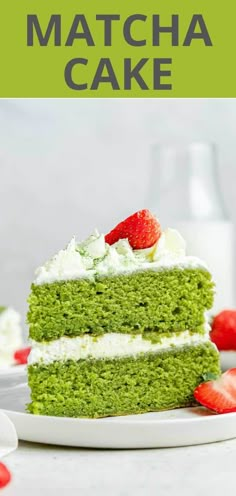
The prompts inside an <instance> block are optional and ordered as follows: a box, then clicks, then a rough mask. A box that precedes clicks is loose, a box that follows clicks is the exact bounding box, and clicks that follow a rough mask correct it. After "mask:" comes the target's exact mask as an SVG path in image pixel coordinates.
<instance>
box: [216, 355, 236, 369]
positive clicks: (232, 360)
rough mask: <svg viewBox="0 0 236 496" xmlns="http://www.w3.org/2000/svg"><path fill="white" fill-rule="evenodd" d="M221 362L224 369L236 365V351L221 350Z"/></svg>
mask: <svg viewBox="0 0 236 496" xmlns="http://www.w3.org/2000/svg"><path fill="white" fill-rule="evenodd" d="M220 363H221V368H222V370H223V371H225V370H228V369H233V368H235V367H236V351H221V352H220Z"/></svg>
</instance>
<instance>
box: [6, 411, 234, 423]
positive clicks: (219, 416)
mask: <svg viewBox="0 0 236 496" xmlns="http://www.w3.org/2000/svg"><path fill="white" fill-rule="evenodd" d="M186 408H187V407H186ZM186 408H183V410H186ZM189 408H198V407H189ZM203 408H204V407H203ZM175 410H181V408H179V409H177V408H176V409H175ZM0 411H1V412H4V413H5V414H6V415H11V414H13V415H14V416H17V417H20V418H22V417H25V416H27V417H30V418H31V419H35V421H36V420H37V419H43V420H46V419H50V420H51V421H55V420H56V421H59V422H62V423H65V422H68V421H70V422H72V423H77V422H80V423H83V424H92V423H93V424H95V422H96V424H103V425H104V424H112V425H115V424H119V425H120V424H122V425H130V424H131V425H134V424H135V425H138V424H142V425H143V424H144V422H145V421H144V420H141V419H140V420H139V419H137V420H135V422H134V421H133V420H132V419H130V418H129V417H131V415H124V416H123V417H121V416H119V417H115V416H114V417H104V418H98V419H96V418H83V417H56V416H52V415H35V414H32V413H28V412H17V411H16V410H7V409H5V408H0ZM165 411H166V412H168V411H171V410H165ZM162 412H163V410H162ZM150 413H161V412H147V413H144V414H137V416H138V415H147V414H150ZM133 416H135V414H132V417H133ZM233 417H235V418H236V412H229V413H220V414H217V413H215V412H212V415H203V416H200V415H199V416H196V417H193V418H191V417H186V418H178V417H176V418H168V419H163V418H162V419H147V420H146V422H145V423H148V424H157V423H158V424H168V425H169V424H174V423H176V422H178V423H191V424H194V423H198V422H199V423H203V422H205V423H209V422H212V421H213V422H216V421H223V420H225V419H226V418H230V419H232V418H233ZM213 419H214V420H213ZM219 419H222V420H219ZM33 421H34V420H33Z"/></svg>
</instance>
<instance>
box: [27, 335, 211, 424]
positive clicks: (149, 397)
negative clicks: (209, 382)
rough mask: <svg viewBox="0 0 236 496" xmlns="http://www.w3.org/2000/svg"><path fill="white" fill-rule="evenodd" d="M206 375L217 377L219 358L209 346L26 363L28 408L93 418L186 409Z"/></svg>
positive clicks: (50, 413) (48, 412) (191, 402)
mask: <svg viewBox="0 0 236 496" xmlns="http://www.w3.org/2000/svg"><path fill="white" fill-rule="evenodd" d="M209 373H210V374H214V375H216V376H218V375H220V367H219V354H218V352H217V350H216V348H215V347H214V345H212V343H210V342H209V343H206V344H202V345H198V346H192V347H185V348H182V349H181V350H175V351H166V352H162V353H157V354H153V353H152V354H151V353H150V354H140V355H138V356H137V357H135V358H132V357H127V358H120V359H113V360H112V359H103V360H79V361H77V362H76V361H72V360H68V361H66V362H59V361H58V362H53V363H52V364H49V365H43V364H35V365H30V366H29V368H28V376H29V385H30V387H31V399H32V403H31V404H30V405H29V406H28V410H29V412H31V413H34V414H39V415H52V416H67V417H91V418H97V417H105V416H113V415H126V414H134V413H143V412H149V411H158V410H168V409H171V408H178V407H184V406H189V405H192V404H194V398H193V391H194V389H195V387H196V386H198V385H199V384H200V383H201V382H203V376H204V375H206V374H209Z"/></svg>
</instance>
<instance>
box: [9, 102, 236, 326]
mask: <svg viewBox="0 0 236 496" xmlns="http://www.w3.org/2000/svg"><path fill="white" fill-rule="evenodd" d="M199 140H200V141H213V142H216V143H217V144H218V147H219V167H220V182H221V189H222V192H223V195H224V200H225V203H226V207H227V209H228V213H229V215H230V216H231V218H232V219H233V220H234V222H236V209H235V189H236V186H235V178H236V174H235V173H236V100H230V99H228V100H219V99H217V100H214V99H211V100H209V99H202V100H201V99H200V100H199V99H196V100H188V99H183V100H182V99H178V100H152V99H151V100H148V99H145V100H140V99H139V100H135V99H134V100H128V99H124V100H120V99H117V100H92V99H90V100H74V99H73V100H72V99H71V100H46V99H45V100H44V99H43V100H39V99H38V100H0V164H1V174H0V235H1V241H0V304H11V305H13V306H15V307H16V308H17V309H18V310H20V311H21V312H22V313H23V319H25V312H26V308H27V305H26V297H27V294H28V292H29V287H30V282H31V280H32V278H33V271H34V268H35V267H36V266H38V265H40V264H41V263H42V262H44V261H45V259H47V258H48V257H49V256H51V255H52V254H53V253H54V252H55V251H56V250H58V249H59V248H62V247H63V246H64V245H65V244H66V243H67V242H68V241H69V240H70V238H71V237H72V235H74V234H75V235H76V236H77V237H78V238H82V237H84V236H86V235H88V234H89V233H90V232H91V231H92V230H93V228H94V227H98V228H99V230H100V231H104V232H106V231H107V230H109V229H110V228H111V227H113V225H114V224H115V222H117V221H119V220H121V219H122V218H123V217H124V216H126V215H128V214H130V213H132V212H133V211H135V210H138V209H140V208H144V207H146V206H148V200H147V197H148V184H149V171H150V146H151V145H152V144H153V143H158V142H159V143H161V142H163V141H164V142H183V143H188V142H192V141H199Z"/></svg>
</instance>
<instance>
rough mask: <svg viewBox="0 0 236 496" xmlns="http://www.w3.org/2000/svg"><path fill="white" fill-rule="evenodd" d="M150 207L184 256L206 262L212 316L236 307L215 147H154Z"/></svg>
mask: <svg viewBox="0 0 236 496" xmlns="http://www.w3.org/2000/svg"><path fill="white" fill-rule="evenodd" d="M150 179H151V180H150V188H149V198H148V206H149V208H150V209H151V210H152V211H154V212H155V213H156V215H157V217H159V219H160V220H161V223H162V225H163V227H164V225H166V227H167V226H169V227H175V228H176V229H178V230H179V232H180V233H181V234H182V236H183V237H184V238H185V240H186V243H187V254H188V255H195V256H198V257H199V258H201V259H202V260H205V261H206V262H207V264H208V266H209V269H210V271H211V273H212V275H213V279H214V281H215V283H216V296H215V304H214V308H213V312H214V313H216V312H218V311H220V310H222V309H224V308H232V307H234V305H235V293H234V228H233V224H232V222H231V221H230V219H229V218H228V215H227V213H226V211H225V207H224V202H223V198H222V195H221V191H220V186H219V180H218V164H217V153H216V146H215V145H212V144H208V143H192V144H190V145H188V146H185V147H178V146H172V145H155V146H153V148H152V170H151V178H150Z"/></svg>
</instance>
